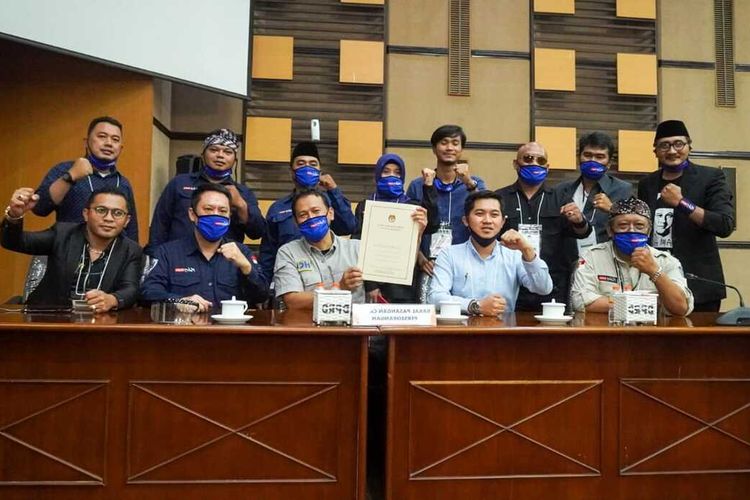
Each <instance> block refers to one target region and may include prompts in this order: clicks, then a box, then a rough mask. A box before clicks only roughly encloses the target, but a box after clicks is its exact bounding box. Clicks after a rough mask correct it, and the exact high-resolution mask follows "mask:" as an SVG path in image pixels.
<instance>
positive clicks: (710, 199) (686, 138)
mask: <svg viewBox="0 0 750 500" xmlns="http://www.w3.org/2000/svg"><path fill="white" fill-rule="evenodd" d="M691 142H692V141H691V140H690V134H689V133H688V130H687V127H686V126H685V124H684V123H683V122H681V121H679V120H667V121H664V122H661V123H660V124H659V125H658V127H657V128H656V135H655V137H654V154H655V155H656V158H657V159H658V160H659V170H657V171H656V172H654V173H651V174H649V175H647V176H645V177H644V178H642V179H641V180H640V182H639V183H638V198H640V199H642V200H644V201H645V202H646V203H648V206H649V208H650V209H651V214H652V215H653V218H654V219H655V220H658V221H668V220H671V225H670V224H661V227H660V228H659V229H660V231H659V232H658V233H655V234H654V235H653V237H652V245H653V246H654V247H656V248H659V249H661V250H665V251H667V252H671V253H672V255H674V256H675V257H677V258H678V259H679V260H680V262H682V266H683V267H684V268H685V272H687V273H692V274H695V275H697V276H699V277H701V278H706V279H709V280H713V281H718V282H720V283H724V271H723V269H722V266H721V258H720V256H719V248H718V246H717V244H716V237H717V236H718V237H720V238H726V237H727V236H729V235H730V234H732V232H733V231H734V225H735V221H734V196H733V195H732V191H731V190H730V189H729V186H728V184H727V180H726V177H725V176H724V172H722V171H721V170H719V169H718V168H712V167H704V166H701V165H696V164H695V163H693V162H692V161H691V160H690V158H689V156H690V150H691V149H692V146H691ZM667 229H669V231H667ZM688 283H689V284H690V289H691V290H692V291H693V293H694V294H695V310H696V311H718V310H719V307H720V306H721V300H722V299H723V298H725V297H726V289H725V288H724V287H723V286H721V285H712V284H710V283H706V282H703V281H700V280H688Z"/></svg>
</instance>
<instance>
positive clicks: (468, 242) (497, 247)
mask: <svg viewBox="0 0 750 500" xmlns="http://www.w3.org/2000/svg"><path fill="white" fill-rule="evenodd" d="M465 245H466V246H467V247H468V248H469V252H470V253H471V254H472V255H473V256H474V257H476V258H477V259H479V260H492V259H494V258H495V257H497V256H498V255H499V254H500V252H501V251H502V250H501V249H500V247H501V246H502V245H501V244H500V242H499V241H498V242H497V243H495V248H493V249H492V253H491V254H490V256H489V257H487V258H486V259H485V258H483V257H482V256H481V255H479V252H478V251H477V249H476V248H475V247H474V243H472V242H471V236H469V239H468V240H466V243H465Z"/></svg>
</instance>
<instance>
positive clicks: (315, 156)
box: [260, 141, 357, 279]
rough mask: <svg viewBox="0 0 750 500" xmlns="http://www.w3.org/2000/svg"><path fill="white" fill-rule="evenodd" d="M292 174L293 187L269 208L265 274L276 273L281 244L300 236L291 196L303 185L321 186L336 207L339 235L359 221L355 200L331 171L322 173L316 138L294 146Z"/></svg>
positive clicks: (263, 251) (264, 246)
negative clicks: (354, 209) (351, 200)
mask: <svg viewBox="0 0 750 500" xmlns="http://www.w3.org/2000/svg"><path fill="white" fill-rule="evenodd" d="M290 174H291V177H292V182H293V183H294V189H293V190H292V192H291V193H289V194H288V195H286V196H284V197H282V198H279V199H278V200H276V201H274V202H273V204H272V205H271V206H270V207H269V208H268V212H267V213H266V220H267V221H268V230H267V231H266V234H265V236H263V240H262V241H261V243H260V265H261V267H262V268H263V272H264V273H265V275H266V276H268V277H269V279H270V278H271V276H273V269H274V262H275V260H276V254H277V252H278V250H279V248H280V247H281V246H282V245H284V244H286V243H289V242H290V241H293V240H296V239H297V238H299V237H300V231H299V229H298V228H297V224H295V222H294V217H293V214H292V198H293V197H294V195H295V193H296V192H297V191H299V190H303V189H316V188H318V187H320V188H322V189H323V190H324V191H323V193H324V195H325V196H326V198H327V199H328V204H329V205H330V207H331V208H332V209H333V213H334V215H335V218H334V219H333V222H332V223H331V230H332V231H333V232H334V233H335V234H337V235H339V236H346V235H349V234H352V233H353V232H354V230H355V229H356V228H357V221H356V219H355V217H354V213H352V204H351V202H350V201H349V200H348V199H347V198H346V197H345V196H344V193H342V192H341V189H339V188H338V186H337V185H336V181H334V180H333V177H332V176H331V175H330V174H324V173H321V166H320V154H319V153H318V147H317V146H316V145H315V143H314V142H308V141H306V142H300V143H299V144H297V145H296V146H295V147H294V149H293V150H292V162H291V164H290Z"/></svg>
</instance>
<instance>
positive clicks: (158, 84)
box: [149, 78, 174, 222]
mask: <svg viewBox="0 0 750 500" xmlns="http://www.w3.org/2000/svg"><path fill="white" fill-rule="evenodd" d="M154 119H155V120H158V121H159V122H160V123H161V124H162V125H164V126H165V127H166V128H167V130H169V129H170V128H171V126H172V83H171V82H168V81H165V80H161V79H158V78H154ZM151 137H152V138H151V144H152V147H151V196H150V198H149V199H150V207H149V208H150V209H149V222H150V221H151V217H152V216H153V212H154V208H155V207H156V202H157V201H158V200H159V196H160V195H161V192H162V190H163V189H164V186H166V185H167V182H169V179H170V178H172V176H173V175H174V172H173V169H171V168H170V161H169V149H170V142H171V141H170V139H169V135H167V134H166V133H165V132H164V131H163V130H161V129H160V128H159V127H157V126H156V125H153V126H152V127H151Z"/></svg>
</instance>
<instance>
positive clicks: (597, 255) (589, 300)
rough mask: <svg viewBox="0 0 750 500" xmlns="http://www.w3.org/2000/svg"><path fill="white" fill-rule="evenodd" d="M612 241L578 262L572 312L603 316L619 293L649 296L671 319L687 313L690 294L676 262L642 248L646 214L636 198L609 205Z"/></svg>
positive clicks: (646, 232) (690, 306)
mask: <svg viewBox="0 0 750 500" xmlns="http://www.w3.org/2000/svg"><path fill="white" fill-rule="evenodd" d="M607 231H608V232H609V235H610V236H611V238H612V240H611V241H608V242H606V243H599V244H598V245H594V246H593V247H591V249H589V250H588V251H587V252H585V253H584V254H583V255H582V256H581V259H580V260H579V264H578V269H576V272H575V275H574V276H573V287H572V289H571V292H570V297H571V301H572V303H573V309H574V310H575V311H586V312H602V313H606V312H607V311H609V297H610V296H611V295H613V294H614V293H617V292H619V291H621V290H625V291H627V290H634V291H646V292H651V291H655V292H657V293H658V294H659V301H660V302H661V305H662V306H663V307H664V309H665V310H666V311H667V312H668V313H669V314H673V315H675V316H686V315H688V314H690V312H691V311H692V310H693V294H692V292H691V291H690V289H689V288H688V286H687V281H686V280H685V276H684V274H683V272H682V266H681V264H680V261H678V260H677V259H676V258H674V257H673V256H671V255H670V254H669V253H667V252H663V251H661V250H657V249H655V248H653V247H650V246H649V245H648V236H649V233H650V231H651V210H650V209H649V207H648V205H647V204H646V203H645V202H643V201H641V200H638V199H636V198H633V197H630V198H628V199H627V200H621V201H618V202H615V203H614V204H613V205H612V207H611V209H610V212H609V227H608V228H607Z"/></svg>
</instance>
